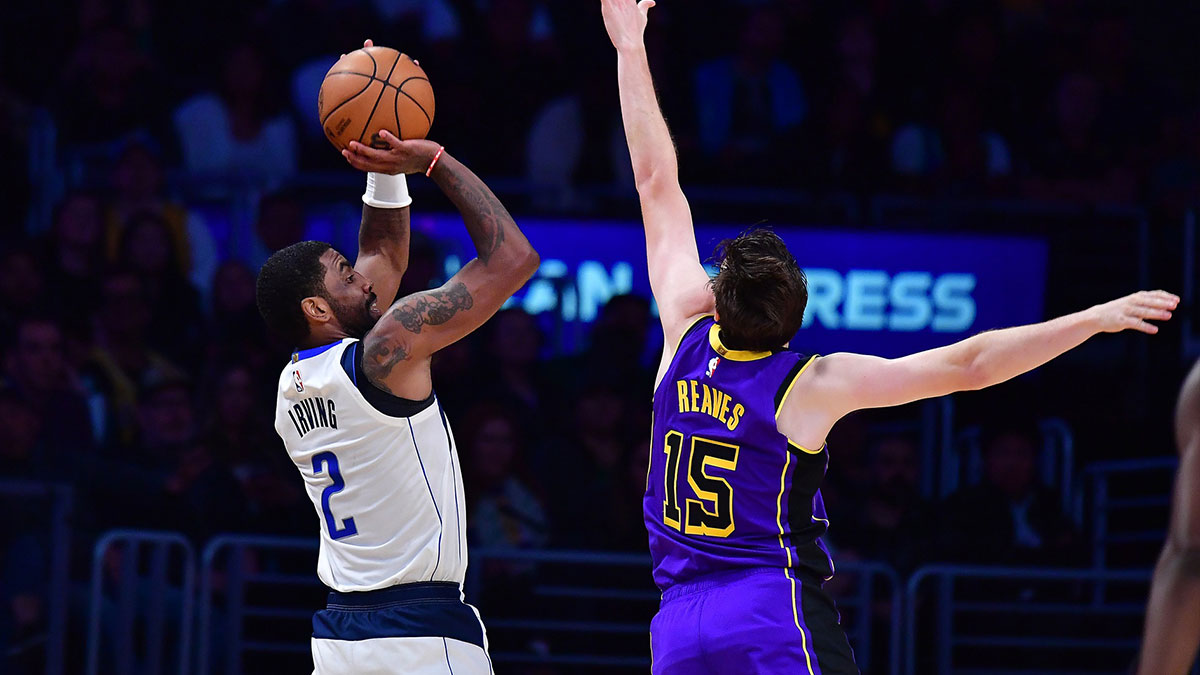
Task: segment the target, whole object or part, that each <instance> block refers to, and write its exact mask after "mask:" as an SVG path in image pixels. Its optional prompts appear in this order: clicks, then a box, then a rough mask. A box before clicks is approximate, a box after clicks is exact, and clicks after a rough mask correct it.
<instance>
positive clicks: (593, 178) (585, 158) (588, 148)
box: [525, 17, 634, 210]
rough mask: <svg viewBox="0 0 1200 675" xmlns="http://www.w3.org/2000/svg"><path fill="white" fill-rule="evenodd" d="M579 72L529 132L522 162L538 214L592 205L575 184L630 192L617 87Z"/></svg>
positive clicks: (588, 71) (598, 72)
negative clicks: (572, 82) (572, 88)
mask: <svg viewBox="0 0 1200 675" xmlns="http://www.w3.org/2000/svg"><path fill="white" fill-rule="evenodd" d="M597 19H598V17H597ZM579 72H580V73H581V77H580V79H579V81H578V82H577V83H576V87H575V89H574V90H573V91H571V92H569V93H567V94H566V95H563V96H560V97H558V98H555V99H553V100H551V101H550V102H548V103H547V104H546V105H545V106H543V107H542V108H541V110H539V111H538V112H537V114H536V115H535V116H534V121H533V127H532V128H531V129H530V130H529V140H528V142H527V143H526V153H525V160H526V165H527V167H528V177H529V180H530V182H531V183H532V186H531V187H532V188H533V189H534V190H535V194H534V199H535V203H536V205H537V207H538V208H540V209H546V210H572V209H580V208H588V207H590V206H592V201H593V200H591V199H588V198H587V197H586V196H585V195H584V193H582V192H580V191H579V190H578V186H580V185H597V184H599V185H615V186H617V187H621V188H625V189H629V190H632V189H633V187H634V185H633V170H632V165H631V163H630V159H629V148H628V147H627V145H626V143H625V131H624V128H623V127H622V126H621V116H620V109H619V107H618V105H617V100H618V99H617V90H616V82H615V81H614V80H613V78H612V77H611V76H610V74H609V73H607V71H606V70H603V69H598V68H587V67H586V66H585V67H582V68H580V69H579Z"/></svg>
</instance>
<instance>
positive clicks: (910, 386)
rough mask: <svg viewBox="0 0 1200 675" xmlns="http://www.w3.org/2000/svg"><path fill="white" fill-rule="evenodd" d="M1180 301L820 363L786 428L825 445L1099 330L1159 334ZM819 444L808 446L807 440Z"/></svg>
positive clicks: (1113, 307) (1147, 297) (1148, 296)
mask: <svg viewBox="0 0 1200 675" xmlns="http://www.w3.org/2000/svg"><path fill="white" fill-rule="evenodd" d="M1178 304H1179V298H1178V297H1176V296H1174V295H1172V294H1170V293H1166V292H1164V291H1142V292H1140V293H1134V294H1133V295H1129V296H1126V297H1124V298H1119V299H1117V300H1113V301H1112V302H1108V303H1105V304H1102V305H1096V306H1095V307H1092V308H1090V309H1086V310H1084V311H1082V312H1076V313H1074V314H1069V315H1067V316H1063V317H1059V318H1057V319H1053V320H1051V321H1046V322H1044V323H1039V324H1033V325H1029V326H1018V327H1016V328H1006V329H1004V330H997V331H990V332H987V333H981V334H979V335H976V336H974V337H970V338H967V339H966V340H963V341H961V342H957V343H955V344H952V345H948V346H946V347H940V348H938V349H931V350H929V351H925V352H920V353H918V354H912V355H910V356H905V357H903V358H899V359H883V358H879V357H876V356H863V355H861V354H831V355H830V356H826V357H823V358H818V359H816V360H815V361H814V362H813V364H812V366H811V367H809V368H808V370H807V371H805V372H804V373H803V374H802V375H800V379H799V380H798V381H797V386H796V387H795V391H794V393H793V395H792V396H790V397H789V398H788V399H787V400H786V401H785V402H784V405H783V409H782V411H781V413H780V417H779V430H780V431H781V432H783V433H784V434H786V435H787V436H788V437H789V438H791V439H792V440H793V441H795V442H796V443H799V444H801V445H802V446H803V447H820V445H821V443H823V442H824V439H825V436H826V435H827V434H828V433H829V430H830V429H831V428H832V427H833V424H834V423H835V422H837V421H838V420H839V419H841V418H842V417H843V416H845V415H846V414H848V413H850V412H852V411H854V410H860V409H862V408H885V407H890V406H896V405H903V404H905V403H911V402H912V401H918V400H921V399H926V398H933V397H936V396H944V395H946V394H952V393H954V392H957V391H970V390H975V389H983V388H985V387H990V386H992V385H995V384H999V383H1001V382H1004V381H1006V380H1009V379H1012V378H1014V377H1016V376H1017V375H1020V374H1022V373H1026V372H1028V371H1030V370H1033V369H1034V368H1037V367H1038V366H1040V365H1042V364H1045V363H1046V362H1048V361H1050V360H1051V359H1054V358H1056V357H1058V356H1060V355H1061V354H1063V353H1065V352H1067V351H1069V350H1071V349H1074V348H1075V347H1077V346H1079V345H1080V344H1083V342H1084V341H1086V340H1087V339H1088V338H1090V337H1092V336H1093V335H1096V334H1098V333H1116V332H1119V331H1123V330H1138V331H1141V332H1143V333H1151V334H1153V333H1157V332H1158V327H1157V326H1154V325H1153V324H1150V323H1147V319H1153V320H1157V321H1165V320H1167V319H1170V318H1171V310H1173V309H1175V307H1176V305H1178ZM806 442H807V443H811V444H812V445H805V443H806Z"/></svg>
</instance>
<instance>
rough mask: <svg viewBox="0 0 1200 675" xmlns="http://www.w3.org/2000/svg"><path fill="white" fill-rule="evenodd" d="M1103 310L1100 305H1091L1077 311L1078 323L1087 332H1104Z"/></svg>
mask: <svg viewBox="0 0 1200 675" xmlns="http://www.w3.org/2000/svg"><path fill="white" fill-rule="evenodd" d="M1103 311H1104V310H1103V309H1101V305H1092V306H1091V307H1088V308H1087V309H1085V310H1083V311H1081V312H1079V313H1078V314H1077V315H1076V316H1077V317H1078V322H1079V324H1080V325H1082V326H1083V327H1084V328H1085V329H1086V330H1087V331H1088V332H1089V333H1091V334H1093V335H1095V334H1097V333H1103V332H1104V316H1103Z"/></svg>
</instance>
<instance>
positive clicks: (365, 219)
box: [354, 132, 409, 305]
mask: <svg viewBox="0 0 1200 675" xmlns="http://www.w3.org/2000/svg"><path fill="white" fill-rule="evenodd" d="M384 133H386V132H384ZM371 176H372V177H375V176H376V174H374V173H372V174H371ZM378 176H379V177H380V178H382V180H380V181H379V182H385V181H386V182H390V181H388V179H399V180H401V181H403V180H404V175H403V174H401V175H397V176H388V175H386V174H378ZM373 187H374V186H371V185H368V188H367V194H368V195H370V194H372V193H373V192H374V190H373V189H372V188H373ZM404 192H405V197H407V194H408V190H407V188H406V189H405V191H404ZM375 202H376V204H380V205H378V206H372V205H371V204H363V212H362V224H361V225H359V227H358V258H357V259H356V260H355V263H354V269H355V270H357V271H358V272H359V273H361V274H362V275H363V276H365V277H366V278H368V279H370V280H371V281H372V283H373V285H374V287H375V294H376V295H377V296H379V301H380V303H381V304H387V305H390V304H392V303H393V302H395V300H396V291H397V290H399V288H400V280H401V279H402V278H403V277H404V271H405V270H407V269H408V243H409V207H408V206H402V207H397V206H382V204H383V202H381V201H379V200H378V199H375Z"/></svg>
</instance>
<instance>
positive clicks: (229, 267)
mask: <svg viewBox="0 0 1200 675" xmlns="http://www.w3.org/2000/svg"><path fill="white" fill-rule="evenodd" d="M254 281H255V277H254V272H252V271H251V270H250V268H248V267H246V265H244V264H243V263H241V262H238V261H236V260H228V261H226V262H224V263H222V264H221V266H220V267H218V268H217V274H216V276H215V277H214V278H213V295H212V309H211V314H210V320H209V323H208V326H207V329H208V340H207V355H206V356H207V360H206V362H207V363H233V362H244V363H246V365H247V367H249V368H250V369H251V370H252V371H254V372H259V371H261V370H263V369H264V368H265V369H267V370H270V368H269V367H268V366H273V365H275V364H274V363H272V362H271V357H272V350H271V340H270V339H269V338H268V336H267V330H266V326H264V325H263V322H262V321H261V320H260V319H261V317H259V314H258V307H257V306H256V305H255V304H254ZM289 348H290V347H289V346H283V347H282V348H281V349H280V353H282V351H283V350H286V349H289Z"/></svg>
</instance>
